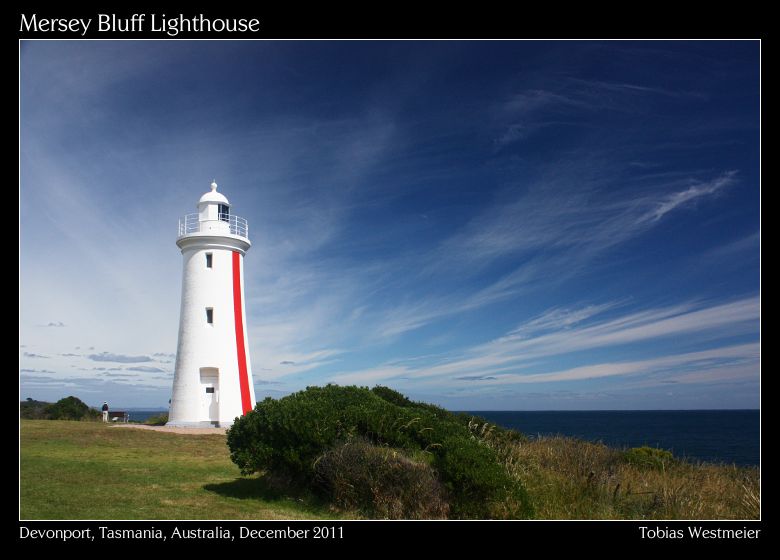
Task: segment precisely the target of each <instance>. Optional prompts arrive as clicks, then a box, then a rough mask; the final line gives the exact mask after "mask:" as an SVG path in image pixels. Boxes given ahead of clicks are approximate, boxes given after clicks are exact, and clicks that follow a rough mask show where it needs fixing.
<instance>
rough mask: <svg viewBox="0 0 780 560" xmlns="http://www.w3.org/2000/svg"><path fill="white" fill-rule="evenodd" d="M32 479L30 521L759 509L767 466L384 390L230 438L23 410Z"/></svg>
mask: <svg viewBox="0 0 780 560" xmlns="http://www.w3.org/2000/svg"><path fill="white" fill-rule="evenodd" d="M226 443H227V444H228V446H227V447H226V445H225V444H226ZM231 460H232V462H231ZM234 463H235V464H234ZM236 465H238V466H239V469H237V468H236ZM239 470H240V471H243V473H244V476H240V475H239ZM20 483H21V516H22V518H24V519H42V518H44V519H301V518H305V519H321V518H334V517H342V518H390V519H392V518H404V519H414V518H421V519H434V518H449V519H453V518H497V519H504V518H527V517H531V518H536V519H756V518H758V517H759V515H760V498H759V497H760V487H759V470H758V468H757V467H737V466H734V465H719V464H709V463H698V462H695V461H691V460H682V459H679V458H676V457H674V456H673V455H672V454H671V453H670V452H668V451H665V450H661V449H655V448H650V447H640V448H632V449H617V448H613V447H608V446H606V445H603V444H600V443H593V442H587V441H582V440H577V439H574V438H568V437H562V436H554V437H535V438H527V437H525V436H524V435H522V434H520V433H519V432H516V431H513V430H506V429H503V428H501V427H499V426H496V425H495V424H492V423H490V422H488V421H486V420H484V419H481V418H478V417H474V416H471V415H465V414H453V413H450V412H448V411H446V410H444V409H442V408H439V407H436V406H433V405H430V404H426V403H415V402H412V401H410V400H409V399H407V398H406V397H404V396H403V395H401V394H400V393H397V392H395V391H392V390H390V389H387V388H381V387H377V388H374V389H372V390H369V389H365V388H357V387H336V386H329V387H316V388H309V389H307V390H306V391H301V392H299V393H295V394H293V395H290V396H288V397H285V398H282V399H278V400H272V399H266V400H265V401H262V402H260V403H258V406H257V407H256V409H255V410H254V411H252V412H251V413H249V414H247V415H246V416H244V417H243V418H242V419H241V420H240V421H239V422H237V423H236V424H234V426H233V428H231V429H230V430H229V432H228V434H227V438H226V437H225V436H223V435H216V434H215V435H184V434H174V433H160V432H154V431H148V430H139V429H132V428H127V427H119V426H109V425H104V424H103V423H100V422H73V421H40V420H27V419H24V420H22V421H21V481H20Z"/></svg>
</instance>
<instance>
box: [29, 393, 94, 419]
mask: <svg viewBox="0 0 780 560" xmlns="http://www.w3.org/2000/svg"><path fill="white" fill-rule="evenodd" d="M19 415H20V417H21V418H29V419H37V420H97V419H98V418H100V412H99V411H97V410H95V409H94V408H90V407H89V406H88V405H87V404H85V403H84V402H82V401H81V400H80V399H78V398H77V397H65V398H64V399H60V400H58V401H57V402H56V403H49V402H44V401H36V400H34V399H27V400H25V401H22V402H20V403H19Z"/></svg>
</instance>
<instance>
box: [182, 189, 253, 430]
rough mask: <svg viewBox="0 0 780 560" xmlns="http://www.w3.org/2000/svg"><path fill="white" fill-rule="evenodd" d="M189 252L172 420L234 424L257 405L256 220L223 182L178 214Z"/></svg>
mask: <svg viewBox="0 0 780 560" xmlns="http://www.w3.org/2000/svg"><path fill="white" fill-rule="evenodd" d="M176 245H178V246H179V249H181V254H182V257H183V260H184V267H183V272H182V284H181V312H180V316H179V343H178V347H177V350H176V370H175V373H174V376H173V396H172V398H171V408H170V412H169V415H168V425H169V426H185V427H207V426H229V425H231V424H232V423H233V421H234V420H235V418H236V417H237V416H242V415H243V414H246V413H247V412H248V411H250V410H252V409H253V408H254V406H255V390H254V386H253V384H252V366H251V362H250V360H249V345H248V343H247V327H246V312H245V306H244V255H246V252H247V251H248V250H249V247H250V246H251V243H250V242H249V225H248V224H247V221H246V220H245V219H244V218H239V217H238V216H236V215H234V214H233V213H232V211H231V207H230V202H228V199H227V198H226V197H225V196H224V195H223V194H222V193H219V192H217V183H216V182H212V183H211V191H209V192H207V193H206V194H204V195H203V196H202V197H200V200H199V201H198V212H197V213H196V214H188V215H186V216H184V217H183V218H181V219H180V220H179V235H178V237H177V239H176Z"/></svg>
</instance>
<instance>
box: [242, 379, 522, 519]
mask: <svg viewBox="0 0 780 560" xmlns="http://www.w3.org/2000/svg"><path fill="white" fill-rule="evenodd" d="M357 437H360V438H364V439H365V440H367V441H369V442H370V443H372V444H374V445H378V446H386V447H391V448H398V449H401V450H404V451H405V452H406V453H407V454H415V453H418V454H423V455H426V456H428V457H429V460H430V462H431V466H432V467H433V469H434V470H435V471H436V473H437V475H438V478H439V480H440V481H441V482H442V483H443V484H444V486H445V487H446V488H447V491H448V492H447V496H448V500H449V501H450V504H451V511H452V512H453V513H454V514H455V515H457V516H459V517H485V518H488V517H492V516H495V515H497V511H500V512H501V513H500V515H502V516H509V517H525V516H529V515H530V513H531V510H530V506H529V502H528V499H527V497H526V495H525V492H524V490H523V489H522V487H520V486H519V484H518V483H517V482H516V481H515V480H513V479H512V478H511V477H510V476H509V475H508V474H507V473H506V471H505V470H504V469H503V467H501V466H500V463H499V459H498V456H497V455H496V453H495V451H494V450H493V449H491V448H490V447H489V446H488V445H487V444H486V442H484V441H481V440H480V439H479V438H478V437H476V436H475V435H474V434H472V433H471V431H470V430H469V427H468V425H467V423H464V421H463V419H461V418H458V417H456V416H455V415H453V414H452V413H449V412H447V411H446V410H444V409H442V408H440V407H436V406H433V405H427V404H420V403H412V402H411V401H409V400H408V399H406V398H405V397H403V395H400V394H396V393H395V392H394V391H391V390H389V389H386V388H385V389H379V390H377V391H371V390H369V389H367V388H359V387H339V386H337V385H328V386H326V387H309V388H307V389H306V390H305V391H300V392H298V393H293V394H292V395H289V396H287V397H284V398H282V399H279V400H274V399H271V398H267V399H265V400H264V401H262V402H260V403H258V404H257V407H256V408H255V409H254V410H253V411H251V412H249V413H248V414H246V415H244V416H243V417H241V418H239V419H238V420H237V421H236V422H235V423H234V424H233V426H232V427H231V428H230V430H228V434H227V443H228V446H229V448H230V453H231V459H232V460H233V462H234V463H236V464H237V465H238V466H239V467H240V468H241V471H242V473H244V474H250V473H253V472H258V471H271V472H280V473H287V474H289V475H291V476H292V477H294V478H295V479H297V480H298V482H301V483H304V484H307V485H309V486H311V487H316V484H315V478H316V473H315V466H314V465H315V462H316V461H317V459H319V458H320V457H322V456H323V455H324V454H325V453H326V452H328V450H330V449H332V448H333V447H334V446H335V445H336V444H337V442H341V441H349V440H351V439H354V438H357ZM508 503H511V504H513V505H512V507H510V508H507V506H506V504H508ZM497 504H501V507H500V508H498V509H497Z"/></svg>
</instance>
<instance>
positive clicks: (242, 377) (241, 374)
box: [233, 251, 252, 414]
mask: <svg viewBox="0 0 780 560" xmlns="http://www.w3.org/2000/svg"><path fill="white" fill-rule="evenodd" d="M242 311H243V305H242V304H241V255H240V254H239V253H238V251H233V315H234V316H235V318H236V352H237V353H238V382H239V384H240V386H241V409H242V410H243V413H244V414H246V413H247V412H249V411H250V410H252V397H251V395H250V394H249V375H248V374H247V371H246V348H245V347H244V317H243V313H242Z"/></svg>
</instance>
